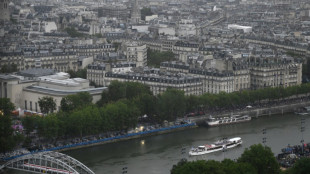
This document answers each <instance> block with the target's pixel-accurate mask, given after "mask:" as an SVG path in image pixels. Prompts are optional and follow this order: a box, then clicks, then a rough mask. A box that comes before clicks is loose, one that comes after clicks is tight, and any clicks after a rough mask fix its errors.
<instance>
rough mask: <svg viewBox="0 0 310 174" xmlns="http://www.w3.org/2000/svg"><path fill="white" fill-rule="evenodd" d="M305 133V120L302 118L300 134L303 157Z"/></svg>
mask: <svg viewBox="0 0 310 174" xmlns="http://www.w3.org/2000/svg"><path fill="white" fill-rule="evenodd" d="M304 131H305V118H304V117H301V121H300V132H301V141H300V143H301V153H302V155H303V154H304V133H303V132H304Z"/></svg>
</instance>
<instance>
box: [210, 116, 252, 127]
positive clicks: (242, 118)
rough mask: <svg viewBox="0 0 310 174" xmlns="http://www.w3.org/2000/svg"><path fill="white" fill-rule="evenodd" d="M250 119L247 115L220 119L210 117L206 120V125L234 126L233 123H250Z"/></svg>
mask: <svg viewBox="0 0 310 174" xmlns="http://www.w3.org/2000/svg"><path fill="white" fill-rule="evenodd" d="M250 120H251V117H250V116H249V115H242V116H241V115H232V116H231V117H220V118H214V117H212V116H210V117H209V118H208V119H207V120H206V124H207V125H208V126H219V125H224V124H234V123H241V122H246V121H250Z"/></svg>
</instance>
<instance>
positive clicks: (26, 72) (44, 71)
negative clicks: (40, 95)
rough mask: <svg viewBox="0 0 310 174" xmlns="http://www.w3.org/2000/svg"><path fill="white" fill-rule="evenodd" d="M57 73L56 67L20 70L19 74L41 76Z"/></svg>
mask: <svg viewBox="0 0 310 174" xmlns="http://www.w3.org/2000/svg"><path fill="white" fill-rule="evenodd" d="M53 74H56V72H55V70H54V69H42V68H33V69H27V70H23V71H20V72H18V75H21V76H24V77H41V76H47V75H53Z"/></svg>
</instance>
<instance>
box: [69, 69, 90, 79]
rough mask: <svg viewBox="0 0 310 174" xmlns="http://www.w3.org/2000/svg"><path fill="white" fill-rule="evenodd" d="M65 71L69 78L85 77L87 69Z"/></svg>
mask: <svg viewBox="0 0 310 174" xmlns="http://www.w3.org/2000/svg"><path fill="white" fill-rule="evenodd" d="M67 73H68V74H69V75H70V78H77V77H78V78H82V79H86V78H87V69H86V68H84V69H79V70H77V71H73V70H69V71H67Z"/></svg>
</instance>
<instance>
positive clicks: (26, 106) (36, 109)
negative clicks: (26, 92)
mask: <svg viewBox="0 0 310 174" xmlns="http://www.w3.org/2000/svg"><path fill="white" fill-rule="evenodd" d="M34 108H35V110H34V111H36V112H38V103H37V102H35V103H34ZM32 109H33V108H32V101H30V102H29V110H30V111H33V110H32ZM25 110H28V102H27V100H25Z"/></svg>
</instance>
